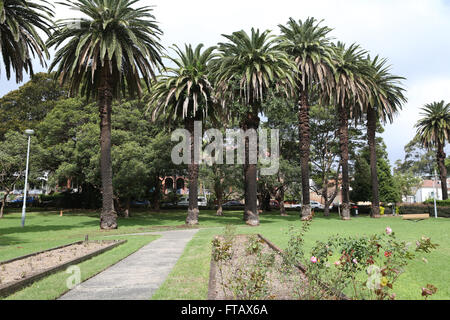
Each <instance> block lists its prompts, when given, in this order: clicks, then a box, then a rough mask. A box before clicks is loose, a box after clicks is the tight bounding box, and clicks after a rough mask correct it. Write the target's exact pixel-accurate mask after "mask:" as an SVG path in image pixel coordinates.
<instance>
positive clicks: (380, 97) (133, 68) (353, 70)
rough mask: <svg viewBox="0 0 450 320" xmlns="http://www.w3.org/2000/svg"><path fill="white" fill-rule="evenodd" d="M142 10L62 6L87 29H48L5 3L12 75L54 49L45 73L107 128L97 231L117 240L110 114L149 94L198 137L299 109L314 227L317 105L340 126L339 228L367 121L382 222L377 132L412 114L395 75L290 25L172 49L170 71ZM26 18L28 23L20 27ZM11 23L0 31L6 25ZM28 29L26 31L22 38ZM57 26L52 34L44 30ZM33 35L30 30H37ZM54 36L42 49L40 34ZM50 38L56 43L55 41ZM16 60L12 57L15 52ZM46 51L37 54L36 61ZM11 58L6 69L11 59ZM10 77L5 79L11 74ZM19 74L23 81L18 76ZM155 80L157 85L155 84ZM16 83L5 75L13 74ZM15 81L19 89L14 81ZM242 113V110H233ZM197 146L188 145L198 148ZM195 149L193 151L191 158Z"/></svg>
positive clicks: (250, 195)
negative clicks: (291, 104)
mask: <svg viewBox="0 0 450 320" xmlns="http://www.w3.org/2000/svg"><path fill="white" fill-rule="evenodd" d="M136 2H137V0H66V2H65V3H66V5H67V6H69V7H71V8H72V9H74V10H78V11H80V12H82V13H83V14H84V15H85V18H82V19H66V20H63V21H59V22H57V23H56V24H54V25H53V24H52V23H51V22H50V16H51V14H52V11H51V9H49V8H48V6H45V7H44V8H45V10H39V8H40V7H38V6H37V5H35V4H33V3H32V2H30V1H25V0H3V1H2V3H3V7H0V10H1V15H0V17H1V19H2V20H1V21H0V22H1V28H2V29H1V46H2V47H1V50H2V55H3V59H4V61H5V65H6V66H8V65H11V66H12V68H13V69H14V70H15V71H16V74H19V75H21V72H22V70H23V69H24V70H27V68H28V69H29V71H30V72H32V70H31V60H30V59H31V55H32V54H33V53H35V54H36V55H37V56H38V57H39V58H40V59H41V61H42V62H43V61H44V55H46V54H47V49H46V48H47V47H48V48H50V47H55V48H56V49H57V52H56V55H55V58H54V60H53V62H52V63H51V65H50V70H53V69H55V71H56V72H55V74H56V77H57V78H58V79H59V80H60V81H61V83H68V84H69V85H70V89H71V93H72V94H78V93H81V94H83V95H86V96H87V97H89V96H93V97H95V98H96V99H97V101H98V107H99V114H100V118H101V124H100V126H101V137H100V140H101V141H100V143H101V176H102V193H103V208H102V214H101V219H100V220H101V221H100V226H101V228H102V229H112V228H117V221H116V216H117V215H116V213H115V210H114V205H113V189H112V171H111V105H112V101H113V99H116V98H119V97H121V96H125V95H127V96H134V95H138V96H139V95H140V94H141V92H142V85H143V84H146V85H147V87H148V88H149V91H150V102H149V108H150V109H151V110H152V113H153V117H154V118H157V117H161V116H164V117H165V119H166V120H167V121H173V120H176V121H184V124H185V127H186V129H188V130H189V131H190V132H191V133H193V126H194V121H196V120H200V121H205V120H206V119H212V120H214V119H216V118H217V119H219V118H221V117H224V116H230V115H233V116H235V117H236V118H237V119H238V120H239V124H240V126H241V128H242V129H244V130H245V129H257V128H258V127H259V123H260V115H261V114H262V113H263V112H264V101H265V99H266V98H267V96H268V94H269V92H270V91H271V90H273V89H275V90H276V91H277V92H279V93H280V94H283V95H285V96H286V97H289V98H290V99H292V98H294V99H296V101H298V102H297V104H298V129H299V130H298V131H299V148H300V151H301V152H300V154H301V159H300V160H301V172H300V173H299V175H300V176H301V181H302V189H303V190H302V193H303V197H302V213H301V216H302V219H309V218H310V216H311V206H310V198H309V192H310V185H309V181H310V179H309V162H310V161H309V160H310V159H309V157H310V154H309V152H310V127H309V108H310V105H311V104H313V103H314V104H316V103H321V104H324V105H325V104H326V105H332V106H335V107H336V110H337V113H338V115H339V119H338V121H339V123H340V130H339V133H338V136H339V140H340V153H341V162H340V166H341V168H342V194H343V210H342V217H343V219H349V218H350V205H349V165H348V160H349V159H348V148H349V147H348V140H349V137H348V136H349V134H348V128H349V121H367V128H368V143H369V146H370V152H371V178H372V185H373V202H372V216H373V217H377V216H378V215H379V197H378V179H377V170H376V152H375V130H376V126H377V122H378V121H379V120H381V121H392V120H393V117H394V115H395V114H396V113H397V112H398V111H399V110H400V109H401V107H402V104H403V103H405V102H406V98H405V95H404V89H403V88H402V84H401V81H402V80H403V79H404V78H402V77H398V76H395V75H392V74H391V72H390V67H389V66H388V65H387V62H386V60H385V59H382V58H379V57H378V56H376V57H375V58H371V57H370V56H369V55H368V53H367V52H366V51H365V50H363V49H361V48H360V47H359V46H358V45H356V44H352V45H350V46H346V45H344V44H343V43H341V42H337V43H333V41H332V40H333V39H332V38H330V37H329V33H330V32H331V31H332V29H330V28H328V27H324V26H321V23H322V21H317V20H315V19H314V18H308V19H306V20H305V21H302V20H298V21H297V20H294V19H292V18H291V19H290V20H289V21H288V22H287V24H286V25H280V26H279V28H280V35H279V36H276V35H273V34H271V32H270V31H269V30H266V31H263V32H260V31H259V30H255V29H251V32H250V33H247V32H245V31H238V32H234V33H233V34H231V35H223V36H224V38H225V41H224V42H221V43H219V44H218V45H217V46H215V47H211V48H207V49H204V48H203V46H202V45H201V44H200V45H198V46H196V47H195V48H193V47H192V46H191V45H186V46H185V48H184V50H181V49H180V48H178V47H174V48H173V49H174V51H175V54H176V56H175V57H167V58H168V59H169V60H170V61H171V64H173V65H174V66H173V67H170V68H164V67H163V58H164V56H163V47H162V46H161V44H160V42H159V41H160V36H161V35H162V32H161V30H160V28H159V27H158V24H157V23H156V21H155V17H154V16H153V15H152V8H151V7H148V6H144V7H140V8H136V6H135V4H136ZM17 7H22V9H23V8H25V9H26V10H27V12H26V17H27V19H26V20H25V19H19V18H12V17H14V16H17V17H20V15H21V14H25V13H22V12H23V11H24V10H21V9H17ZM10 20H11V21H15V22H11V23H7V24H5V23H3V22H4V21H10ZM22 24H23V26H22ZM49 25H52V27H51V28H49V27H48V26H49ZM30 28H31V29H30ZM36 28H37V29H41V30H44V31H46V32H47V34H48V36H49V39H48V41H47V43H46V44H45V45H44V42H43V41H42V40H41V39H40V38H39V36H38V34H37V33H36V31H35V29H36ZM49 30H51V31H49ZM13 44H14V45H16V46H18V47H20V48H21V50H20V51H17V52H16V51H14V50H13V49H11V46H12V45H13ZM38 49H39V50H38ZM5 57H6V58H5ZM7 70H9V69H7ZM19 70H20V71H19ZM158 73H160V75H158V76H156V74H158ZM8 77H9V73H8ZM18 80H21V77H19V79H18ZM231 105H233V106H235V105H239V107H238V108H235V107H233V108H230V107H229V106H231ZM192 141H193V139H192ZM250 147H251V146H249V141H248V140H247V141H246V154H247V156H246V162H245V164H244V180H245V212H244V220H245V221H246V223H247V224H249V225H258V224H259V217H258V210H257V183H256V180H257V166H256V165H255V164H251V163H249V159H248V151H249V148H250ZM193 148H194V146H193V144H192V146H191V149H193ZM191 156H192V159H191V164H190V165H189V191H190V192H189V209H188V216H187V219H186V223H187V224H197V223H198V213H199V210H198V206H197V181H198V164H196V162H195V161H194V152H192V154H191Z"/></svg>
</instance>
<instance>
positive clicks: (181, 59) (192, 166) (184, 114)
mask: <svg viewBox="0 0 450 320" xmlns="http://www.w3.org/2000/svg"><path fill="white" fill-rule="evenodd" d="M202 48H203V44H199V45H198V46H197V47H196V48H195V49H193V48H192V46H191V45H185V51H184V52H183V51H182V50H181V49H180V48H178V47H177V46H175V47H174V51H175V53H176V55H177V57H175V58H174V57H167V58H168V59H169V60H170V61H171V62H172V63H174V64H175V67H173V68H167V74H164V75H161V76H158V77H157V81H156V82H155V83H154V84H153V86H152V89H151V93H150V103H149V109H150V110H151V111H152V118H153V120H156V119H157V118H158V117H159V116H161V115H164V116H165V119H166V120H167V121H168V122H169V121H178V120H183V121H184V126H185V129H186V130H188V131H189V133H190V150H191V152H190V157H191V158H190V163H189V165H188V169H189V207H188V215H187V218H186V224H188V225H196V224H198V214H199V209H198V174H199V160H200V159H198V160H196V157H195V152H196V150H195V149H194V125H195V121H204V120H205V119H206V117H207V116H211V115H212V116H214V111H216V110H215V107H216V106H217V105H216V104H215V103H214V101H215V99H214V92H213V86H212V85H211V81H210V77H211V74H210V67H209V63H210V61H211V60H212V59H213V58H214V57H215V54H214V50H215V47H210V48H207V49H205V50H203V52H202Z"/></svg>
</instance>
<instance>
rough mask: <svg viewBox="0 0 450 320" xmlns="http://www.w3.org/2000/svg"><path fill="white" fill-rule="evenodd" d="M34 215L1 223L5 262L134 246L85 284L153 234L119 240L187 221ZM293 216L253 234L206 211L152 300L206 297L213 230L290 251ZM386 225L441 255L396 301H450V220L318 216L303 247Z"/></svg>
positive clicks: (57, 278) (415, 274)
mask: <svg viewBox="0 0 450 320" xmlns="http://www.w3.org/2000/svg"><path fill="white" fill-rule="evenodd" d="M31 210H32V209H30V213H28V214H27V220H26V225H25V227H24V228H21V227H20V213H19V211H18V210H17V211H12V212H9V213H8V214H6V215H5V217H4V218H3V219H1V220H0V261H3V260H7V259H11V258H14V257H17V256H21V255H24V254H28V253H31V252H36V251H40V250H44V249H48V248H51V247H55V246H58V245H62V244H67V243H70V242H74V241H79V240H83V239H84V237H85V235H89V238H90V239H102V238H103V237H104V236H110V235H115V236H116V237H112V238H113V239H115V238H117V239H122V238H125V239H127V240H128V243H127V244H126V245H122V246H119V247H118V248H115V249H113V250H111V251H109V252H106V253H104V254H102V255H100V256H98V257H95V258H93V259H90V260H88V261H86V262H83V263H84V264H87V266H83V268H85V269H86V271H87V273H86V275H84V274H83V275H82V276H83V278H85V277H90V276H92V275H93V274H95V273H97V272H99V271H100V270H102V269H104V268H106V267H107V266H108V265H111V264H113V263H115V262H117V261H118V260H120V259H122V258H123V257H125V256H126V255H128V254H129V253H132V252H134V251H135V250H137V249H138V248H140V247H142V246H143V245H145V244H146V243H148V242H150V241H151V240H153V239H154V238H152V237H147V236H145V237H142V236H120V235H121V234H122V235H123V234H129V233H142V232H150V231H158V230H168V229H169V230H170V229H175V228H183V227H184V220H185V218H186V212H185V211H183V210H176V211H162V212H159V213H155V212H146V211H137V212H132V217H131V218H129V219H124V218H120V219H119V229H118V230H113V231H100V230H99V213H97V212H86V211H71V212H66V213H64V215H63V216H62V217H60V216H59V212H56V211H42V212H39V211H35V212H33V211H31ZM290 214H291V215H290V216H288V217H281V216H280V215H279V214H278V213H276V212H273V213H264V214H262V215H261V226H259V227H254V228H252V227H247V226H245V225H244V224H243V221H242V213H241V212H234V211H225V216H224V217H216V216H215V214H214V212H213V211H208V210H204V211H201V213H200V218H199V220H200V225H199V227H200V228H203V229H202V230H200V231H199V232H198V233H197V234H196V236H195V237H194V238H193V240H192V241H191V242H189V243H188V245H187V247H186V249H185V251H184V253H183V255H182V257H181V258H180V260H179V261H178V263H177V264H176V266H175V268H174V269H173V270H172V272H171V274H170V275H169V277H168V279H167V280H166V282H165V283H164V284H163V285H162V286H161V288H160V289H159V290H158V291H157V292H156V293H155V294H154V295H153V299H206V296H207V286H208V277H209V265H210V255H211V247H210V242H211V240H212V238H213V236H214V235H216V234H220V233H222V230H221V229H220V228H215V227H224V226H226V225H227V224H235V225H238V226H239V228H238V230H237V232H238V233H261V234H262V235H263V236H265V237H266V238H268V239H269V240H270V241H272V242H274V243H275V244H276V245H278V246H279V247H281V248H285V247H286V245H287V241H288V235H287V231H288V229H289V226H291V225H292V226H297V227H298V226H300V223H301V222H300V221H299V219H298V216H297V214H296V213H295V212H291V213H290ZM386 226H390V227H391V228H392V229H393V230H394V231H395V232H396V235H397V237H398V238H400V239H404V240H407V241H413V240H415V239H417V238H419V237H421V236H422V235H425V236H428V237H431V238H432V241H433V242H434V243H438V244H439V245H440V246H439V247H438V249H437V250H435V251H434V252H432V253H431V254H428V255H426V258H427V259H428V261H429V263H428V264H425V263H424V262H423V261H422V260H421V259H418V260H417V261H414V262H412V263H411V264H410V265H409V266H408V269H407V272H406V273H404V274H403V275H402V276H401V278H400V280H399V281H398V282H397V283H396V285H397V286H396V288H395V292H396V293H397V297H398V298H399V299H421V295H420V293H421V288H422V287H423V286H425V285H426V284H428V283H431V284H434V285H435V286H436V287H437V288H438V292H437V294H436V295H435V296H433V297H432V298H434V299H450V278H449V276H448V274H449V273H448V265H449V264H450V237H449V231H450V219H444V218H440V219H429V220H425V221H421V222H412V221H403V220H401V219H400V218H382V219H376V220H374V219H370V218H368V217H364V216H360V217H357V218H353V219H352V220H351V221H341V220H339V219H338V217H337V216H332V217H328V218H325V217H322V216H321V215H320V214H319V215H316V217H315V219H314V222H313V223H312V226H311V230H310V232H309V233H308V234H307V235H306V239H305V241H306V244H305V246H306V248H307V249H309V248H311V247H312V245H313V243H314V242H315V241H316V240H324V239H326V238H327V237H328V236H330V235H333V234H340V235H362V234H372V233H380V232H383V231H384V229H385V228H386ZM118 251H119V252H118ZM108 255H109V258H108ZM90 265H92V266H90ZM67 276H68V275H67V274H65V273H64V272H60V273H58V274H55V275H52V276H50V277H48V278H46V279H43V280H41V281H39V282H37V283H35V284H34V285H33V286H31V287H30V288H27V289H25V290H22V291H21V292H18V293H17V294H15V295H13V296H11V297H9V298H14V299H37V298H40V299H54V298H55V297H57V296H59V295H60V294H61V293H62V292H61V290H62V289H64V288H63V287H61V283H63V286H64V287H65V279H66V278H67ZM63 279H64V281H63V282H62V280H63ZM58 286H59V287H58ZM54 288H56V289H54ZM26 291H27V292H26ZM44 292H45V293H44Z"/></svg>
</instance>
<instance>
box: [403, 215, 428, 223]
mask: <svg viewBox="0 0 450 320" xmlns="http://www.w3.org/2000/svg"><path fill="white" fill-rule="evenodd" d="M428 218H430V215H429V214H428V213H424V214H406V215H403V216H402V220H415V221H420V220H425V219H428Z"/></svg>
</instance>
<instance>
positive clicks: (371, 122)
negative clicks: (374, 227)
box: [367, 108, 380, 218]
mask: <svg viewBox="0 0 450 320" xmlns="http://www.w3.org/2000/svg"><path fill="white" fill-rule="evenodd" d="M376 127H377V114H376V110H375V109H374V108H369V109H368V111H367V139H368V143H369V152H370V174H371V178H372V210H371V213H370V216H371V217H372V218H379V217H380V195H379V191H378V172H377V151H376V141H375V134H376Z"/></svg>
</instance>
